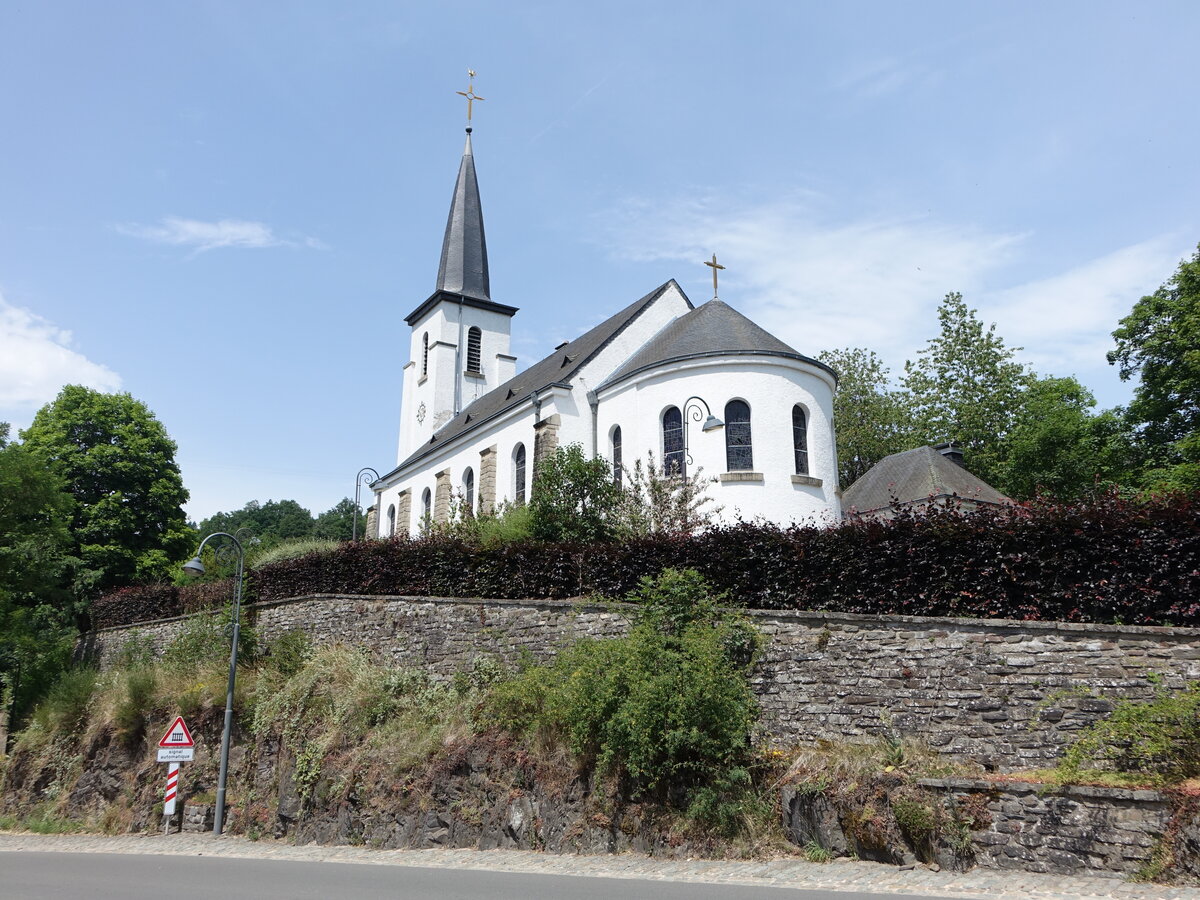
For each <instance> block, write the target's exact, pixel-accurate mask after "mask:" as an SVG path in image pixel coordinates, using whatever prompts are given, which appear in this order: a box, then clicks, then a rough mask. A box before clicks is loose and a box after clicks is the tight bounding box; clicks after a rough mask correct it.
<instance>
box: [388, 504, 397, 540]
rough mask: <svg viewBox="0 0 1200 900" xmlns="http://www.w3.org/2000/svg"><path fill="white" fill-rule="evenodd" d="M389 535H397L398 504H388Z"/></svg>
mask: <svg viewBox="0 0 1200 900" xmlns="http://www.w3.org/2000/svg"><path fill="white" fill-rule="evenodd" d="M387 519H388V537H395V535H396V504H394V503H392V504H390V505H389V506H388V516H387Z"/></svg>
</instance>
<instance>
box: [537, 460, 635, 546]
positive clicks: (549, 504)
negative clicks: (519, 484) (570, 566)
mask: <svg viewBox="0 0 1200 900" xmlns="http://www.w3.org/2000/svg"><path fill="white" fill-rule="evenodd" d="M620 502H621V489H620V488H619V487H617V486H616V485H615V484H614V483H613V473H612V467H611V466H610V465H609V463H608V462H607V461H606V460H603V459H600V458H599V457H596V458H595V459H588V458H587V457H586V456H584V453H583V447H581V446H580V445H579V444H568V445H567V446H565V447H559V448H557V449H556V450H555V451H554V452H553V453H550V454H548V455H547V456H546V458H545V459H543V460H542V461H541V462H540V463H539V464H538V467H537V472H536V474H535V476H534V483H533V497H532V498H531V500H530V503H529V507H530V509H529V514H530V532H531V534H532V536H533V537H534V538H535V539H536V540H541V541H606V540H609V539H611V538H612V536H613V531H614V521H613V517H614V515H615V513H616V510H617V507H618V505H619V504H620Z"/></svg>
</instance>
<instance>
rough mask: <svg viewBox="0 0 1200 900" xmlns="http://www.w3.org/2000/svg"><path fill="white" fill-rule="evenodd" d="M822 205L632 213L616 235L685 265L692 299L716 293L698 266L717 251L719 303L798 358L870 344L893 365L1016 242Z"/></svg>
mask: <svg viewBox="0 0 1200 900" xmlns="http://www.w3.org/2000/svg"><path fill="white" fill-rule="evenodd" d="M821 205H822V204H821V203H820V198H819V197H817V196H816V195H812V194H809V195H804V196H799V197H796V198H793V199H789V200H783V201H772V202H768V203H760V204H749V205H741V206H738V205H736V204H725V205H724V206H722V208H721V209H720V210H719V211H718V210H717V209H716V207H717V206H718V204H717V203H715V202H714V201H712V200H708V201H702V202H693V203H686V204H675V205H667V206H661V205H659V206H653V207H651V206H649V205H644V204H642V205H636V206H628V207H626V208H625V209H624V210H623V211H622V212H621V213H620V214H619V215H618V217H617V219H618V220H617V221H614V222H612V223H610V227H609V230H610V232H611V237H610V240H615V241H616V242H617V243H618V244H619V250H618V252H620V253H621V254H623V255H626V256H632V257H633V258H635V259H641V260H671V261H677V262H679V263H682V264H683V266H682V268H681V271H682V272H683V273H695V274H694V275H692V276H686V275H685V277H684V278H683V279H681V280H682V281H684V282H685V287H686V288H687V290H688V292H689V294H690V295H691V296H692V297H693V299H694V300H695V301H697V302H698V301H702V300H704V299H707V296H708V291H709V290H711V280H708V277H707V276H708V270H705V269H703V268H702V267H701V266H700V263H701V261H702V260H704V259H706V258H707V257H708V256H709V254H711V253H712V252H713V251H716V253H717V257H718V260H719V261H720V262H721V263H722V264H723V265H725V266H727V267H728V268H727V269H726V271H724V272H722V273H721V284H722V288H721V297H722V299H723V300H725V301H726V302H727V303H729V304H730V305H731V306H734V307H735V308H737V309H740V310H741V311H742V312H743V313H745V314H746V315H747V316H749V317H750V318H752V319H753V320H754V321H756V322H758V324H760V325H762V326H763V327H764V328H766V329H767V330H768V331H770V332H772V333H773V334H775V335H778V336H779V337H780V338H782V339H783V340H784V341H787V342H788V343H790V344H791V345H792V346H794V347H795V348H796V349H797V350H799V351H800V352H801V353H809V354H815V353H817V352H819V351H821V350H827V349H833V348H836V347H846V346H858V347H870V348H872V349H874V350H876V351H878V352H879V353H880V354H881V355H882V356H883V357H884V359H886V360H887V361H888V362H889V364H891V365H892V366H893V368H894V369H895V368H897V367H899V366H900V365H901V364H902V363H903V360H904V359H906V358H908V357H909V356H911V355H912V354H913V353H915V352H916V350H917V349H919V348H920V347H921V346H923V345H924V342H925V340H926V339H927V338H928V337H929V335H930V334H931V333H932V330H933V327H934V321H933V319H932V310H933V308H934V307H935V306H936V304H937V303H938V301H940V300H941V298H942V296H944V295H945V294H946V292H947V291H952V290H961V291H963V292H964V293H968V292H970V291H972V290H975V289H978V288H979V287H980V286H981V285H982V284H983V279H984V275H985V274H986V273H987V272H989V271H990V270H992V269H994V268H996V267H998V266H1000V265H1001V264H1003V263H1004V262H1006V261H1007V260H1008V258H1009V256H1010V255H1011V252H1012V250H1013V248H1014V246H1015V245H1016V244H1017V243H1018V242H1019V240H1020V237H1019V236H1017V235H1009V234H989V233H986V232H983V231H980V230H977V229H970V228H962V227H955V226H950V225H944V224H939V223H936V222H931V221H928V220H925V219H900V218H881V217H867V218H862V219H859V220H857V221H849V222H840V223H831V222H827V221H824V218H825V217H824V216H822V215H821V214H820V212H819V210H818V207H819V206H821ZM706 282H707V285H708V287H707V288H706V287H705V284H706Z"/></svg>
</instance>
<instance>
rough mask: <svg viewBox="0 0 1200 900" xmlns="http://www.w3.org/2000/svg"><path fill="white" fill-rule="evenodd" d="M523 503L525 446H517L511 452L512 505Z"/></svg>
mask: <svg viewBox="0 0 1200 900" xmlns="http://www.w3.org/2000/svg"><path fill="white" fill-rule="evenodd" d="M524 502H525V445H524V444H517V449H515V450H514V451H513V503H516V504H517V505H518V506H519V505H521V504H522V503H524Z"/></svg>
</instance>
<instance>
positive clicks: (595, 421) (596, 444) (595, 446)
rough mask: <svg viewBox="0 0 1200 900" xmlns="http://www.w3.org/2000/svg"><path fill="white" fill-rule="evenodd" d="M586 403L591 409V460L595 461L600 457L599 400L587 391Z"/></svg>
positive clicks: (591, 392)
mask: <svg viewBox="0 0 1200 900" xmlns="http://www.w3.org/2000/svg"><path fill="white" fill-rule="evenodd" d="M587 401H588V406H590V407H591V408H592V459H595V458H596V457H597V456H599V455H600V435H599V428H600V398H599V397H598V396H597V395H596V392H595V391H588V392H587Z"/></svg>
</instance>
